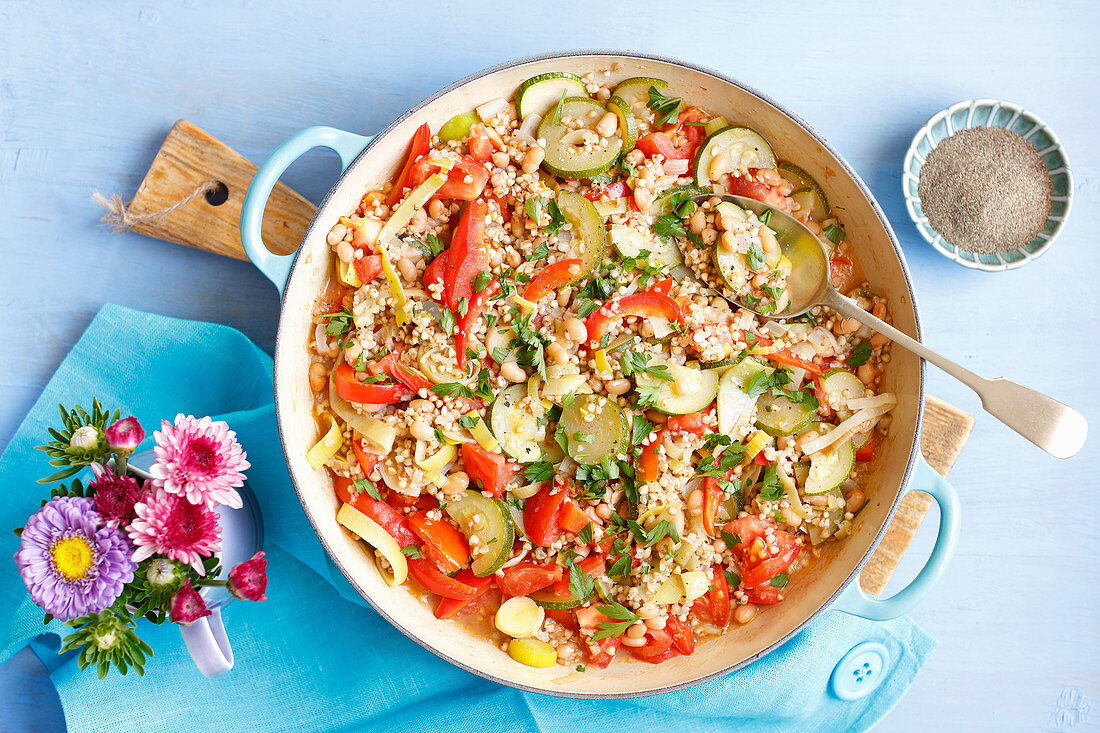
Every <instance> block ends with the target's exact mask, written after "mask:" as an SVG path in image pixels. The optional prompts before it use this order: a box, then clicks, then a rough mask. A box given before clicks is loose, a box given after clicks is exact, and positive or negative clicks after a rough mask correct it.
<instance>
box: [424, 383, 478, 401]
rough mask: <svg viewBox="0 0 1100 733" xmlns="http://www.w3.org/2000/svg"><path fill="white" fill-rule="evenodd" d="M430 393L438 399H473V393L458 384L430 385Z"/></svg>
mask: <svg viewBox="0 0 1100 733" xmlns="http://www.w3.org/2000/svg"><path fill="white" fill-rule="evenodd" d="M432 392H435V393H436V394H437V395H439V396H440V397H446V396H447V395H453V396H455V397H466V398H467V399H473V396H474V393H473V392H472V391H471V390H470V388H469V387H467V386H466V385H465V384H461V383H460V382H441V383H439V384H436V385H432Z"/></svg>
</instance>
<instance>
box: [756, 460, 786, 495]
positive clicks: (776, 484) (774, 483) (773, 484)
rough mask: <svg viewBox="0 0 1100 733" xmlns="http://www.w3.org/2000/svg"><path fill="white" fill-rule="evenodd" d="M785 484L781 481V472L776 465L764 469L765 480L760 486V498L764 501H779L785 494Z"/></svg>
mask: <svg viewBox="0 0 1100 733" xmlns="http://www.w3.org/2000/svg"><path fill="white" fill-rule="evenodd" d="M784 493H785V492H784V490H783V484H782V483H780V481H779V471H778V470H776V467H775V464H774V463H769V464H768V467H767V468H765V469H764V479H763V481H762V482H761V485H760V498H761V499H763V500H764V501H778V500H779V499H780V498H782V497H783V494H784Z"/></svg>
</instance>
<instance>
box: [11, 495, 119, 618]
mask: <svg viewBox="0 0 1100 733" xmlns="http://www.w3.org/2000/svg"><path fill="white" fill-rule="evenodd" d="M133 552H134V550H133V547H131V545H130V543H129V542H128V541H127V540H126V535H125V534H123V533H122V532H121V531H120V530H118V529H116V528H114V527H107V526H100V517H99V514H97V513H96V511H95V503H94V502H93V501H92V500H91V499H86V498H83V497H70V496H61V497H58V498H56V499H54V500H52V501H50V502H48V503H47V504H46V505H45V506H43V507H42V508H41V509H39V510H38V512H37V513H36V514H35V515H34V516H32V517H31V518H30V519H29V520H28V521H27V526H26V527H24V528H23V532H22V534H21V536H20V544H19V552H17V553H15V562H16V564H17V565H18V566H19V574H20V575H21V576H22V578H23V582H24V583H25V584H26V586H27V590H28V591H30V594H31V599H33V600H34V602H35V603H37V604H38V605H39V606H41V607H42V609H43V610H44V611H46V613H48V614H51V615H52V616H55V617H56V618H59V619H61V620H63V621H68V620H70V619H74V618H79V617H80V616H86V615H87V614H89V613H99V612H100V611H102V610H104V609H106V608H108V607H109V606H110V605H111V604H112V603H114V602H115V599H116V598H118V597H119V595H120V594H121V593H122V589H123V587H124V586H125V585H126V584H127V583H129V582H130V581H132V580H133V579H134V568H136V567H137V565H136V564H135V563H134V561H133V560H131V559H130V556H131V555H132V554H133Z"/></svg>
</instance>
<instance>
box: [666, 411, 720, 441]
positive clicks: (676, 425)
mask: <svg viewBox="0 0 1100 733" xmlns="http://www.w3.org/2000/svg"><path fill="white" fill-rule="evenodd" d="M710 411H711V408H710V407H708V408H707V409H705V410H700V411H699V412H689V413H687V414H686V415H670V416H669V418H668V422H667V423H665V424H666V425H668V429H669V430H680V431H682V432H685V433H694V434H695V435H703V434H704V433H706V432H707V424H706V416H707V414H708V413H709V412H710Z"/></svg>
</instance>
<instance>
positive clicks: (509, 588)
mask: <svg viewBox="0 0 1100 733" xmlns="http://www.w3.org/2000/svg"><path fill="white" fill-rule="evenodd" d="M563 572H564V569H563V568H562V566H561V565H540V564H538V563H533V562H518V563H516V564H515V565H513V566H512V567H509V568H505V569H504V573H503V575H500V576H498V577H497V585H498V586H500V592H501V593H503V594H504V595H506V596H526V595H530V594H531V593H534V592H535V591H537V590H542V589H543V588H548V587H550V586H551V585H554V583H557V582H558V581H559V580H561V579H562V574H563Z"/></svg>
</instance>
